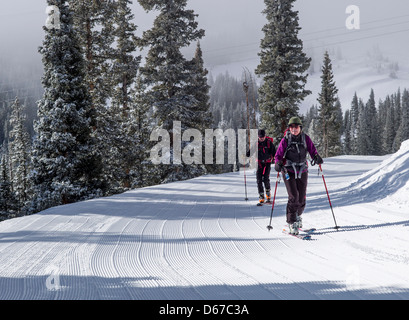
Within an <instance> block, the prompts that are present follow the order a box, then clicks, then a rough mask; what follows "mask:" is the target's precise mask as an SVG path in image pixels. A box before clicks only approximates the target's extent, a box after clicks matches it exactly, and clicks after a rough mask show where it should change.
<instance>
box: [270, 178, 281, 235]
mask: <svg viewBox="0 0 409 320" xmlns="http://www.w3.org/2000/svg"><path fill="white" fill-rule="evenodd" d="M279 179H280V172H277V180H276V188H275V190H274V197H273V204H272V205H271V215H270V224H269V225H268V226H267V229H268V231H270V230H271V229H273V226H272V225H271V221H272V220H273V211H274V203H275V202H276V193H277V185H278V180H279Z"/></svg>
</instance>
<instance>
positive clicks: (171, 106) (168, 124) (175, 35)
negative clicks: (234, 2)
mask: <svg viewBox="0 0 409 320" xmlns="http://www.w3.org/2000/svg"><path fill="white" fill-rule="evenodd" d="M138 1H139V3H140V4H141V5H142V7H143V8H144V9H145V10H147V11H150V10H158V11H160V13H159V15H158V16H157V17H156V18H155V20H154V23H153V27H152V29H150V30H148V31H145V32H144V33H143V37H142V42H141V43H142V45H143V46H145V47H149V51H148V53H147V55H146V63H145V65H144V66H143V67H141V68H140V72H141V75H142V78H143V81H144V83H143V85H144V86H146V88H148V90H147V92H146V93H145V94H146V96H147V97H146V99H148V103H150V104H151V105H152V106H153V107H154V118H155V119H156V120H157V128H161V129H165V130H166V131H167V132H168V133H169V134H170V136H173V122H174V121H180V122H181V124H182V128H181V129H182V132H183V131H184V130H185V129H187V128H195V127H196V126H197V125H198V123H197V122H196V118H195V113H196V106H197V99H196V97H195V95H193V94H192V93H191V92H189V85H190V84H192V83H193V82H194V77H195V76H196V73H195V69H194V68H193V69H192V63H191V61H188V60H186V59H185V57H184V56H183V54H182V53H181V49H182V48H184V47H187V46H189V45H190V44H191V43H192V42H193V41H197V40H199V39H201V38H202V37H203V35H204V30H201V29H199V30H198V29H197V26H198V23H197V22H196V21H195V18H196V16H197V15H196V14H194V12H193V10H187V9H186V5H187V0H168V1H161V0H138ZM173 143H174V141H173V139H171V150H173V145H174V144H173ZM184 145H186V144H183V145H182V150H183V146H184ZM171 163H172V165H166V166H162V168H161V169H162V173H161V176H162V180H163V181H173V180H180V179H187V178H190V177H193V176H194V175H196V174H197V172H195V169H196V166H195V165H186V164H184V163H182V164H178V163H175V161H174V160H173V154H172V155H171Z"/></svg>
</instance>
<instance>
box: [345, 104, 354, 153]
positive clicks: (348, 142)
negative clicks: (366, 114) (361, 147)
mask: <svg viewBox="0 0 409 320" xmlns="http://www.w3.org/2000/svg"><path fill="white" fill-rule="evenodd" d="M344 129H345V130H344V141H343V152H344V154H351V152H352V150H351V114H350V111H349V110H346V111H345V115H344Z"/></svg>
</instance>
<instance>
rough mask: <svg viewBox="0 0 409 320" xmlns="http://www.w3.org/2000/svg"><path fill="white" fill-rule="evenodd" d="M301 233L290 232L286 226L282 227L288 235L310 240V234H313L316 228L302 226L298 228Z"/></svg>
mask: <svg viewBox="0 0 409 320" xmlns="http://www.w3.org/2000/svg"><path fill="white" fill-rule="evenodd" d="M298 230H299V231H301V233H299V234H292V233H290V231H289V230H288V227H284V229H283V233H285V234H288V235H290V236H293V237H296V238H298V239H301V240H311V234H313V233H314V232H315V231H316V230H317V229H315V228H311V229H303V228H298Z"/></svg>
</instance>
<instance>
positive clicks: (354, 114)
mask: <svg viewBox="0 0 409 320" xmlns="http://www.w3.org/2000/svg"><path fill="white" fill-rule="evenodd" d="M358 117H359V106H358V96H357V94H356V92H355V94H354V97H353V98H352V102H351V111H350V118H351V125H350V128H351V134H350V136H351V146H350V150H351V154H354V155H355V154H358V131H357V130H358Z"/></svg>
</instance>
